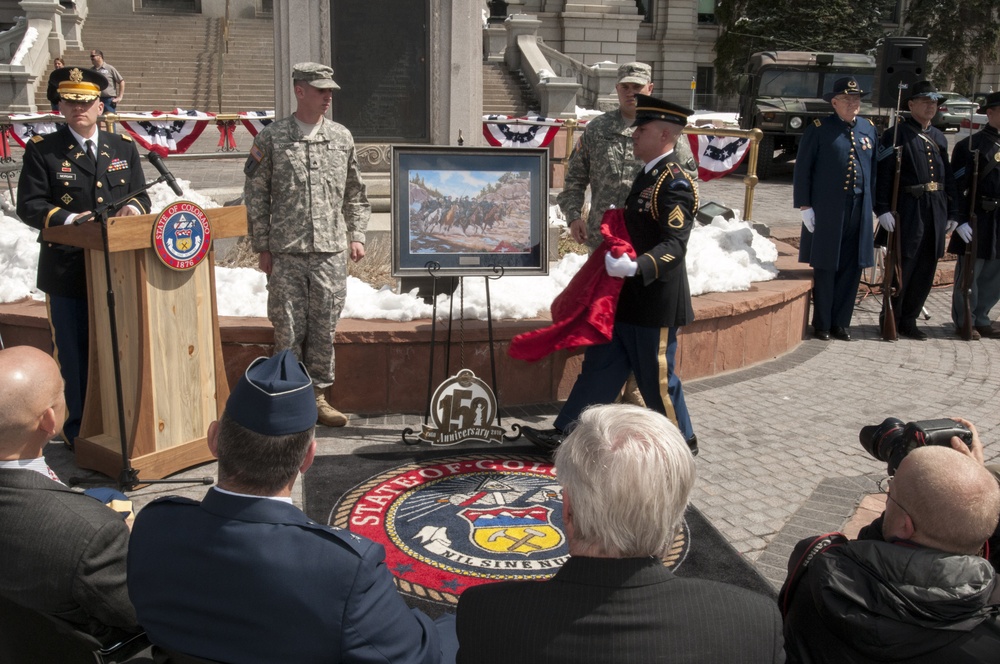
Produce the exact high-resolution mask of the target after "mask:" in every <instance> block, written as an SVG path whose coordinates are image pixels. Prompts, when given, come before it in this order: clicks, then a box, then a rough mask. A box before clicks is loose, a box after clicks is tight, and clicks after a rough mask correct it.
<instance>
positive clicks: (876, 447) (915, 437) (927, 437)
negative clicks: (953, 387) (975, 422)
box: [858, 417, 972, 475]
mask: <svg viewBox="0 0 1000 664" xmlns="http://www.w3.org/2000/svg"><path fill="white" fill-rule="evenodd" d="M955 436H958V437H959V438H961V439H962V442H964V443H965V444H966V445H968V446H969V449H972V432H971V431H969V430H968V429H967V428H965V427H964V426H962V425H961V424H959V423H958V422H955V421H954V420H946V419H941V420H920V421H919V422H906V423H904V422H903V420H900V419H898V418H895V417H887V418H885V420H883V421H882V424H879V425H876V426H867V427H861V433H860V434H859V435H858V438H860V439H861V446H862V447H864V448H865V451H866V452H868V454H871V455H872V456H873V457H875V458H876V459H878V460H879V461H885V462H886V463H887V464H888V469H889V474H890V475H895V474H896V469H897V468H898V467H899V464H900V463H901V462H902V461H903V458H904V457H905V456H906V455H907V454H909V453H910V452H912V451H913V450H914V449H916V448H918V447H923V446H924V445H942V446H944V447H951V439H952V438H953V437H955Z"/></svg>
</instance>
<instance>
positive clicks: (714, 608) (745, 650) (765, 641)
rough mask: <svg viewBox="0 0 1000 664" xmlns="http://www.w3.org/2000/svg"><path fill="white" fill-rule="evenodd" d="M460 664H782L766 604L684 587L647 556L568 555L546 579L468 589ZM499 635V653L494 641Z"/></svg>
mask: <svg viewBox="0 0 1000 664" xmlns="http://www.w3.org/2000/svg"><path fill="white" fill-rule="evenodd" d="M457 628H458V639H459V651H458V662H459V664H466V663H468V664H472V663H475V664H500V663H501V662H508V661H510V659H511V653H523V652H530V653H531V654H532V659H533V660H534V661H543V662H548V663H550V664H551V663H566V664H570V663H574V664H575V663H577V662H584V661H590V662H606V661H607V662H611V661H615V662H636V663H644V662H657V661H663V659H664V653H670V655H669V657H667V659H668V660H669V661H671V662H692V663H693V662H727V663H728V662H746V663H748V664H749V663H750V662H755V663H760V662H782V661H784V651H783V647H782V645H783V642H782V637H781V620H780V616H779V614H778V608H777V604H775V603H774V602H773V601H771V600H770V599H769V598H766V597H763V596H761V595H757V594H756V593H752V592H750V591H747V590H744V589H741V588H735V587H733V586H729V585H727V584H722V583H716V582H712V581H704V580H700V579H681V578H678V577H676V576H675V575H674V574H673V573H672V572H670V571H669V570H668V569H666V568H665V567H664V566H663V565H662V563H660V562H659V561H657V560H654V559H652V558H644V559H597V558H580V557H571V558H570V559H569V560H568V561H567V562H566V564H565V565H564V566H563V567H562V569H560V570H559V572H558V573H556V575H555V577H553V578H552V579H551V580H549V581H545V582H541V583H539V582H537V581H523V582H521V581H518V582H501V583H494V584H487V585H482V586H476V587H473V588H469V589H468V590H466V591H465V592H464V593H463V594H462V597H461V599H460V600H459V605H458V613H457ZM498 634H499V635H502V637H501V638H502V644H503V646H502V647H498V639H497V635H498Z"/></svg>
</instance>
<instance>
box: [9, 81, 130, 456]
mask: <svg viewBox="0 0 1000 664" xmlns="http://www.w3.org/2000/svg"><path fill="white" fill-rule="evenodd" d="M52 79H54V80H55V81H56V90H57V92H58V94H59V112H60V113H62V115H63V116H64V117H65V118H66V124H64V125H62V126H60V127H59V129H58V130H56V131H55V132H54V133H52V134H48V135H45V136H34V137H32V139H31V142H29V143H28V145H27V147H26V148H25V151H24V163H23V165H22V167H21V178H20V180H19V182H18V186H17V214H18V216H19V217H20V218H21V220H22V221H24V222H25V223H26V224H28V225H30V226H33V227H34V228H37V229H38V230H42V229H44V228H46V227H49V226H59V225H62V224H70V223H73V221H74V220H75V219H76V218H77V217H80V216H85V215H87V214H89V213H90V212H92V211H95V210H97V209H99V208H101V207H102V206H105V205H109V204H111V203H113V202H115V201H118V200H120V199H121V198H124V197H125V196H127V195H128V194H129V192H133V191H139V190H140V189H142V188H143V187H145V186H146V178H145V176H144V175H143V173H142V166H141V164H140V162H139V151H138V150H137V149H136V146H135V143H133V142H132V137H131V136H129V135H128V134H110V133H108V132H105V131H100V130H99V129H98V127H97V118H98V117H99V116H100V115H101V114H102V113H103V112H104V105H103V104H102V103H101V102H100V101H99V100H98V98H99V97H100V93H101V90H102V89H103V88H104V87H105V86H106V85H107V79H105V78H104V76H102V75H101V74H99V73H98V72H96V71H92V70H89V69H79V68H77V67H64V68H62V69H57V70H55V71H54V72H52ZM148 212H149V195H148V194H146V193H145V192H142V193H137V194H136V195H135V196H133V197H132V198H130V199H128V200H127V201H126V202H125V203H124V204H122V205H120V206H119V207H117V208H113V209H110V210H108V213H109V216H112V217H119V216H126V215H134V214H147V213H148ZM89 223H93V222H89ZM38 240H39V242H40V243H41V249H40V251H39V253H38V281H37V284H38V289H39V290H41V291H43V292H44V293H46V295H47V298H46V299H47V304H48V312H49V324H50V326H51V328H52V345H53V356H54V357H55V359H56V361H57V362H58V363H59V370H60V371H61V372H62V376H63V379H64V380H65V381H66V405H67V410H68V417H67V421H66V425H65V427H64V428H63V435H64V437H65V439H66V442H67V444H68V445H70V447H72V445H73V441H74V440H75V438H76V436H77V434H79V432H80V420H81V418H82V417H83V400H84V397H85V396H86V391H87V359H88V338H89V334H88V324H89V316H88V304H87V275H86V265H85V262H84V250H83V249H80V248H77V247H71V246H67V245H63V244H56V243H53V242H45V241H44V240H42V238H41V236H39V239H38Z"/></svg>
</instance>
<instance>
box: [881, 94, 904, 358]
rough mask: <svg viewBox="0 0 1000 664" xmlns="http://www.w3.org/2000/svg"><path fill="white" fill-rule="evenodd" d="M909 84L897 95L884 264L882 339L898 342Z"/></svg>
mask: <svg viewBox="0 0 1000 664" xmlns="http://www.w3.org/2000/svg"><path fill="white" fill-rule="evenodd" d="M905 87H906V84H905V83H900V84H899V93H898V95H897V97H896V123H895V125H894V127H893V134H892V149H893V150H895V151H896V175H895V178H894V179H893V183H892V204H891V205H890V207H889V212H890V213H891V214H892V218H893V221H894V222H895V225H894V226H893V227H892V230H891V231H889V235H888V237H887V239H886V242H885V261H884V263H883V265H882V338H883V339H884V340H885V341H895V340H896V339H898V338H899V335H898V333H897V332H896V313H895V312H894V311H893V310H892V295H893V282H895V283H896V287H897V288H899V287H901V286H902V282H903V271H902V266H901V265H900V254H901V253H902V251H901V244H900V238H899V235H900V230H901V229H900V227H899V210H898V208H899V176H900V173H901V172H902V170H903V150H902V148H901V147H900V146H899V145H898V140H899V122H900V114H899V107H900V105H902V103H903V88H905Z"/></svg>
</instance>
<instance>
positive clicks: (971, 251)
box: [961, 136, 979, 341]
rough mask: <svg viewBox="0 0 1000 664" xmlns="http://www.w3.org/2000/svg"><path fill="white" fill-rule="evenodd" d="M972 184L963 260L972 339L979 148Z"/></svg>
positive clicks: (965, 326)
mask: <svg viewBox="0 0 1000 664" xmlns="http://www.w3.org/2000/svg"><path fill="white" fill-rule="evenodd" d="M969 147H972V137H971V136H969ZM972 162H973V166H972V184H971V185H970V186H969V226H970V227H971V228H972V237H971V238H969V243H968V244H967V245H966V246H965V260H964V261H963V262H962V293H963V294H964V295H965V308H964V310H963V312H962V330H961V332H962V338H963V339H965V340H966V341H971V340H972V282H973V279H975V269H976V257H977V256H978V255H979V230H978V228H977V227H978V225H979V224H978V223H977V221H978V218H977V216H976V188H977V186H978V185H979V150H973V151H972Z"/></svg>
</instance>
